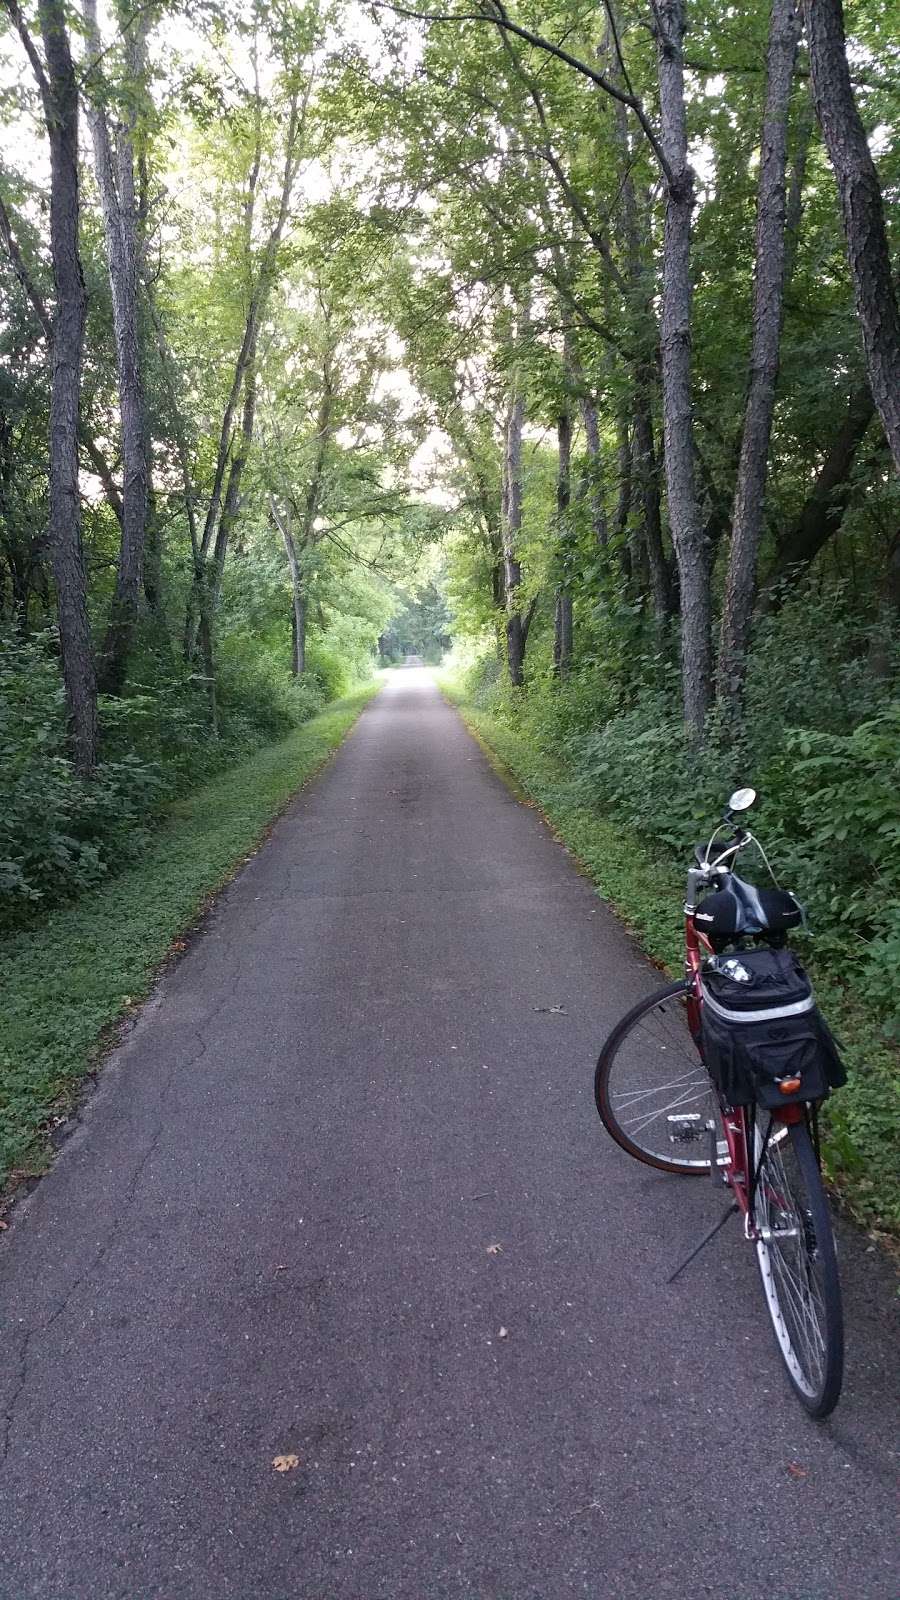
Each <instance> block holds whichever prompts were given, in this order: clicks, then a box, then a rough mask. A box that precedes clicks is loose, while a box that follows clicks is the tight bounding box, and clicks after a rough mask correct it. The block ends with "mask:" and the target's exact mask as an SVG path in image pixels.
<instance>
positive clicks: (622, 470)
mask: <svg viewBox="0 0 900 1600" xmlns="http://www.w3.org/2000/svg"><path fill="white" fill-rule="evenodd" d="M632 467H633V458H632V453H631V431H630V429H629V426H628V417H627V415H626V414H625V412H624V411H623V410H620V411H619V415H618V417H617V418H616V473H617V476H618V490H617V493H616V509H615V513H614V515H613V535H614V537H615V538H616V540H617V542H618V543H620V544H622V545H624V543H625V537H626V533H627V529H628V516H629V513H630V511H631V496H632V487H633V483H632V480H633V471H632Z"/></svg>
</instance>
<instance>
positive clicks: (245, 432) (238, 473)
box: [210, 345, 256, 614]
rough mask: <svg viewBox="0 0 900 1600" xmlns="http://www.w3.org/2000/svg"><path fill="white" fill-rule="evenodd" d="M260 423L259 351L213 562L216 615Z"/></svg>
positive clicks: (253, 361)
mask: <svg viewBox="0 0 900 1600" xmlns="http://www.w3.org/2000/svg"><path fill="white" fill-rule="evenodd" d="M255 423H256V347H255V345H254V347H253V350H252V351H251V352H250V360H249V362H248V365H247V382H246V389H245V391H244V405H243V410H242V413H241V431H240V434H239V435H238V444H237V448H236V450H235V452H234V455H233V456H232V458H231V467H230V468H229V472H228V488H227V489H226V491H225V503H224V505H223V507H222V515H221V517H220V519H219V526H218V528H217V530H216V543H215V548H214V551H213V561H212V568H213V570H212V582H211V585H210V587H211V592H212V610H213V614H215V612H216V610H217V608H218V604H219V594H220V592H221V588H222V574H223V572H224V571H225V556H226V554H227V551H228V541H229V539H230V537H231V534H232V530H233V528H234V525H235V523H236V522H237V519H238V516H239V514H240V509H241V499H242V495H241V481H242V479H243V476H244V468H245V467H246V465H247V458H248V457H249V455H250V450H251V447H252V444H253V431H254V427H255Z"/></svg>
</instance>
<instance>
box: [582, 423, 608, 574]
mask: <svg viewBox="0 0 900 1600" xmlns="http://www.w3.org/2000/svg"><path fill="white" fill-rule="evenodd" d="M581 420H582V422H583V423H584V437H585V443H586V446H587V457H588V482H587V486H586V487H587V495H588V504H589V505H590V508H591V529H592V532H593V535H594V539H595V541H596V543H597V545H598V546H599V548H600V549H601V550H605V549H606V546H607V545H608V544H609V523H608V522H607V519H606V507H605V505H604V503H603V456H602V453H601V450H600V424H599V422H598V420H597V405H596V402H595V400H594V397H593V395H590V394H582V396H581Z"/></svg>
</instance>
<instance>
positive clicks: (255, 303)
mask: <svg viewBox="0 0 900 1600" xmlns="http://www.w3.org/2000/svg"><path fill="white" fill-rule="evenodd" d="M311 87H312V79H311V78H310V80H309V81H308V83H307V85H306V89H305V91H304V94H303V96H302V98H301V96H300V92H299V90H298V89H295V90H294V93H293V95H292V97H291V103H290V110H289V114H288V127H287V132H286V135H285V152H284V168H283V171H282V180H281V195H280V200H279V206H278V213H277V215H276V217H275V220H274V222H273V224H272V227H271V229H270V231H269V236H268V238H267V240H266V244H265V247H264V249H263V252H262V256H261V259H260V263H259V267H258V269H257V273H256V279H255V282H254V283H253V288H252V291H251V295H250V304H249V307H248V311H247V320H246V323H245V325H244V335H243V339H242V340H241V348H240V350H239V351H238V356H237V360H236V361H235V366H234V373H233V375H232V380H231V388H230V390H229V393H228V398H227V400H226V403H225V410H224V412H223V415H222V426H221V428H220V431H219V446H218V451H217V453H216V466H215V471H214V474H213V484H212V491H211V494H210V499H209V504H208V506H207V512H206V519H205V521H204V524H203V535H202V538H201V540H200V544H199V549H198V562H197V563H195V572H196V571H197V570H200V571H202V572H203V574H204V576H203V577H202V578H199V577H196V576H195V580H194V585H193V588H192V590H191V594H190V596H189V598H188V609H187V617H186V619H185V636H184V654H185V658H186V659H187V660H190V659H191V657H192V656H193V654H194V649H195V646H196V641H197V627H198V620H199V615H200V609H201V591H202V589H203V585H204V584H206V586H207V589H208V593H209V596H210V600H211V603H212V605H213V606H214V604H215V600H216V598H217V597H218V592H219V587H220V584H221V574H222V568H223V566H224V560H225V553H226V550H227V547H228V538H229V535H230V532H231V528H232V526H233V523H234V520H235V517H236V515H237V510H238V508H239V506H240V484H241V477H242V474H243V469H244V462H245V460H246V451H245V452H244V457H243V459H242V460H241V461H240V466H239V468H238V470H237V471H236V472H235V467H234V463H233V462H232V465H231V467H229V460H230V458H231V453H232V448H233V445H234V434H233V424H234V414H235V411H236V410H237V406H238V401H239V400H240V396H241V391H242V389H243V391H244V412H243V420H242V430H241V435H242V438H243V439H244V440H245V442H246V443H247V449H248V450H249V443H250V442H252V437H253V421H254V416H255V408H256V380H255V374H254V375H253V376H252V378H251V376H250V373H251V369H252V368H253V366H254V364H255V359H256V346H257V341H258V339H259V330H260V328H261V326H262V321H263V317H264V316H265V311H266V306H267V304H268V300H269V295H270V293H271V289H272V284H273V282H274V279H275V271H276V266H277V262H278V251H279V248H280V246H281V240H282V237H283V235H284V229H285V225H286V223H287V219H288V211H289V209H290V199H291V192H292V189H293V184H294V178H295V176H296V172H297V164H298V161H299V147H300V142H301V139H302V135H303V129H304V126H305V120H306V111H307V106H308V101H309V94H310V90H311ZM259 104H260V101H259V89H258V86H257V105H258V106H259ZM260 138H261V134H260V132H259V124H258V130H257V143H256V148H255V151H254V155H253V160H252V163H251V167H250V171H249V174H248V179H247V196H246V201H245V233H246V239H247V250H248V254H249V250H250V239H251V227H252V220H253V212H254V207H255V203H256V192H257V183H258V179H259V172H260V166H261V162H262V147H261V144H260ZM248 401H249V402H250V406H249V413H248ZM248 414H249V423H250V426H249V434H248V433H247V428H246V423H247V419H248ZM226 471H227V472H228V485H227V488H226V485H225V474H226ZM223 488H225V495H226V503H225V505H223V502H222V491H223ZM229 493H230V494H231V505H230V508H229V507H228V496H229ZM223 522H224V523H225V524H226V526H225V531H224V535H222V534H221V525H222V523H223ZM211 549H212V550H213V551H214V554H213V575H212V578H211V579H210V577H209V575H208V574H207V573H206V565H207V561H208V558H209V552H210V550H211ZM210 628H211V624H210Z"/></svg>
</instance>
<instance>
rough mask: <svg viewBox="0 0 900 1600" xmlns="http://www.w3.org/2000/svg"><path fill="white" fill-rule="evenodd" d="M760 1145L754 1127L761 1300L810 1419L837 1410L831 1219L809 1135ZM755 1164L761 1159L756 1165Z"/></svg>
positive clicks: (799, 1129) (839, 1351) (799, 1132)
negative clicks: (763, 1295) (763, 1301)
mask: <svg viewBox="0 0 900 1600" xmlns="http://www.w3.org/2000/svg"><path fill="white" fill-rule="evenodd" d="M787 1131H788V1134H789V1137H788V1138H783V1137H782V1138H779V1139H778V1140H777V1142H773V1141H772V1140H771V1139H770V1140H769V1142H768V1143H766V1133H767V1124H766V1122H765V1118H764V1117H761V1118H760V1119H759V1120H758V1121H757V1125H756V1134H755V1145H756V1164H757V1166H758V1167H759V1173H758V1177H757V1186H756V1198H755V1201H754V1220H755V1222H756V1226H757V1228H758V1229H759V1230H760V1237H759V1238H758V1239H757V1240H756V1255H757V1260H758V1262H759V1270H760V1275H761V1277H762V1285H763V1293H764V1294H765V1297H766V1304H767V1305H768V1308H769V1315H770V1317H771V1319H772V1327H773V1329H774V1331H775V1338H776V1340H777V1341H778V1347H779V1349H780V1351H781V1354H782V1357H783V1359H784V1364H785V1367H786V1368H787V1374H788V1377H789V1378H790V1381H791V1384H792V1386H793V1388H794V1391H795V1393H796V1395H797V1397H798V1399H799V1400H800V1402H801V1404H802V1405H803V1406H805V1407H806V1410H807V1411H808V1412H809V1413H810V1415H811V1416H813V1417H827V1416H828V1415H829V1413H830V1412H831V1411H833V1410H834V1408H835V1406H836V1405H837V1401H838V1396H839V1395H840V1392H841V1382H842V1378H843V1370H844V1322H843V1311H842V1307H841V1286H840V1280H839V1277H838V1266H837V1254H836V1252H835V1248H834V1233H833V1230H832V1225H831V1213H830V1211H829V1207H828V1199H827V1196H826V1194H825V1187H824V1185H823V1183H822V1175H821V1173H820V1171H819V1163H818V1161H817V1159H816V1154H815V1151H814V1150H813V1145H812V1140H811V1139H810V1136H809V1129H808V1128H807V1127H806V1125H805V1124H804V1123H793V1124H792V1125H791V1126H790V1128H789V1129H788V1130H787ZM760 1158H761V1160H760Z"/></svg>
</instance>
